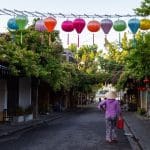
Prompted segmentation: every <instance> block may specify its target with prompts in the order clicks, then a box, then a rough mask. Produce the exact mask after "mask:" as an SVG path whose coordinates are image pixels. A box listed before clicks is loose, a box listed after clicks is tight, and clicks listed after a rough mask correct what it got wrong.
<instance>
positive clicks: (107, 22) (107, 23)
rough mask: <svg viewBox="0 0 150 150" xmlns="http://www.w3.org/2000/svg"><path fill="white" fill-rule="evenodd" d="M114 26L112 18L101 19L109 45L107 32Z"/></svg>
mask: <svg viewBox="0 0 150 150" xmlns="http://www.w3.org/2000/svg"><path fill="white" fill-rule="evenodd" d="M112 26H113V22H112V21H111V20H110V19H103V20H101V28H102V30H103V32H104V33H105V44H104V45H107V41H108V40H107V34H108V33H109V31H110V30H111V28H112Z"/></svg>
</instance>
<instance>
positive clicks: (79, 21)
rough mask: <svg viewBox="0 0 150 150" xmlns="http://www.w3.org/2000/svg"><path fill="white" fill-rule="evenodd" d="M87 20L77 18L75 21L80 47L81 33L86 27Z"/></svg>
mask: <svg viewBox="0 0 150 150" xmlns="http://www.w3.org/2000/svg"><path fill="white" fill-rule="evenodd" d="M85 24H86V23H85V20H84V19H82V18H76V19H75V20H74V21H73V26H74V29H75V30H76V32H77V33H78V47H79V34H80V33H81V32H82V31H83V29H84V27H85Z"/></svg>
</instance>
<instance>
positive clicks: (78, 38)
mask: <svg viewBox="0 0 150 150" xmlns="http://www.w3.org/2000/svg"><path fill="white" fill-rule="evenodd" d="M79 45H80V37H79V34H78V47H79Z"/></svg>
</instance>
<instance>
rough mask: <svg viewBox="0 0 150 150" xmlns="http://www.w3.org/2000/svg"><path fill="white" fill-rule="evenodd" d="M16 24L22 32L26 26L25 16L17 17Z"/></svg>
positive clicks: (26, 19)
mask: <svg viewBox="0 0 150 150" xmlns="http://www.w3.org/2000/svg"><path fill="white" fill-rule="evenodd" d="M16 23H17V25H18V28H19V30H24V29H25V27H26V25H27V24H28V18H27V16H23V15H17V17H16Z"/></svg>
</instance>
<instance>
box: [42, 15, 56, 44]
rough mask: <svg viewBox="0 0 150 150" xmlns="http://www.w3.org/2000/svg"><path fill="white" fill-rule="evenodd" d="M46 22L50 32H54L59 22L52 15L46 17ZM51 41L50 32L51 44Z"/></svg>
mask: <svg viewBox="0 0 150 150" xmlns="http://www.w3.org/2000/svg"><path fill="white" fill-rule="evenodd" d="M44 24H45V26H46V28H47V31H48V32H49V33H50V32H53V30H54V28H55V26H56V24H57V20H56V19H55V18H52V17H48V18H46V19H44ZM50 43H51V35H50V34H49V45H50Z"/></svg>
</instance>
